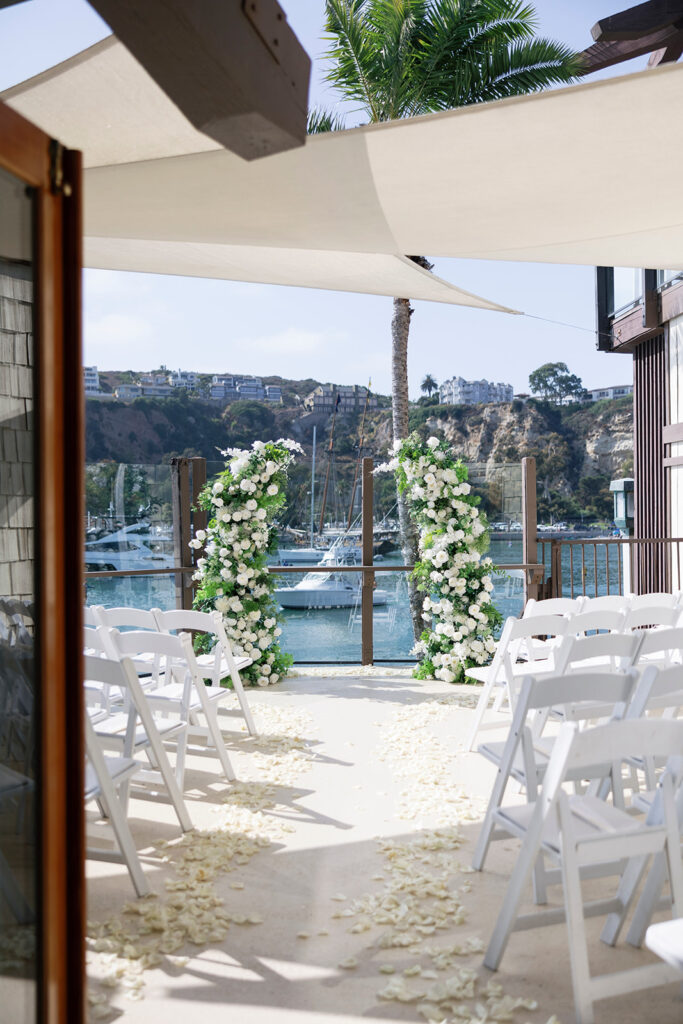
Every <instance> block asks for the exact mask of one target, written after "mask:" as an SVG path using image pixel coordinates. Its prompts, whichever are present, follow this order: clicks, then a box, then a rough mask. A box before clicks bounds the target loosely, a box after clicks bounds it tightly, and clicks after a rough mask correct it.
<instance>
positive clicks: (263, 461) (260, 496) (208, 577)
mask: <svg viewBox="0 0 683 1024" xmlns="http://www.w3.org/2000/svg"><path fill="white" fill-rule="evenodd" d="M301 451H302V449H301V446H300V445H298V444H297V443H296V442H295V441H286V440H283V439H280V440H279V441H271V442H267V443H266V442H264V441H254V443H253V445H252V446H251V449H242V448H229V449H228V450H227V451H225V452H223V453H222V454H223V455H224V456H226V458H227V461H226V468H225V470H224V471H223V472H222V473H221V474H220V475H219V476H218V478H217V479H216V480H215V481H213V482H211V483H209V484H207V485H206V487H205V488H204V490H203V491H202V493H201V494H200V496H199V502H198V503H199V506H200V508H202V509H205V510H206V511H207V512H209V513H210V514H211V518H210V520H209V524H208V527H207V529H206V531H204V530H199V531H198V532H197V535H196V537H195V538H194V540H192V541H190V546H191V547H193V548H202V547H203V548H204V553H203V555H202V557H201V558H199V559H198V561H197V571H196V573H195V574H194V577H193V578H194V579H195V580H196V581H197V582H198V583H199V587H198V589H197V596H196V598H195V608H198V609H200V610H202V611H213V610H216V611H219V612H220V613H221V614H222V616H223V620H224V622H225V628H226V632H227V634H228V637H229V638H230V642H231V644H232V647H233V651H234V653H235V655H237V656H242V655H243V656H246V657H248V658H251V659H252V661H253V665H251V666H250V667H249V668H247V669H244V670H243V671H241V673H240V674H241V676H242V679H243V680H245V681H247V682H250V683H253V684H257V685H259V686H268V685H269V684H271V683H276V682H277V681H278V680H279V679H280V678H281V677H282V676H283V675H285V674H286V672H287V670H288V669H289V667H290V666H291V664H292V661H293V659H292V656H291V655H290V654H285V652H284V651H282V650H281V648H280V644H279V640H278V637H279V636H280V635H281V633H282V630H281V629H280V627H279V625H278V617H277V612H276V608H275V602H274V601H273V597H272V592H273V590H274V589H275V580H274V578H273V576H272V575H271V574H270V573H269V572H268V566H267V557H268V554H269V553H270V552H274V550H275V549H276V547H277V533H276V529H275V526H274V521H275V517H276V516H277V514H278V512H279V511H280V510H281V509H282V507H283V506H284V504H285V500H286V499H285V485H286V482H287V470H288V469H289V466H290V465H291V463H292V462H293V460H294V455H295V453H296V452H301Z"/></svg>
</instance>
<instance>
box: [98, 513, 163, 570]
mask: <svg viewBox="0 0 683 1024" xmlns="http://www.w3.org/2000/svg"><path fill="white" fill-rule="evenodd" d="M173 565H174V559H173V546H172V542H171V541H170V540H169V539H168V538H167V537H166V536H164V535H161V534H160V535H159V536H157V535H155V534H154V533H152V532H151V530H150V527H149V526H146V525H145V524H144V523H134V524H133V525H132V526H124V527H123V528H122V529H121V530H116V531H115V532H113V533H108V534H105V536H104V537H99V538H98V539H97V540H89V541H86V543H85V569H86V572H103V571H111V570H114V571H120V570H122V569H147V568H149V569H172V568H173Z"/></svg>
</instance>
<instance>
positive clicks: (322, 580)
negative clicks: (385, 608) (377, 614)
mask: <svg viewBox="0 0 683 1024" xmlns="http://www.w3.org/2000/svg"><path fill="white" fill-rule="evenodd" d="M352 576H353V577H355V573H342V572H333V571H332V572H320V573H318V572H309V573H306V575H305V576H304V578H303V579H302V580H301V582H300V583H297V584H296V585H295V586H293V587H278V588H277V589H276V590H275V591H274V596H275V600H276V601H277V602H278V604H280V605H281V606H282V607H283V608H352V607H354V605H356V604H358V602H359V601H360V582H359V581H358V580H356V579H355V578H354V579H350V578H349V577H352ZM387 598H388V594H387V591H386V590H373V592H372V603H373V605H375V604H376V605H381V604H386V603H387Z"/></svg>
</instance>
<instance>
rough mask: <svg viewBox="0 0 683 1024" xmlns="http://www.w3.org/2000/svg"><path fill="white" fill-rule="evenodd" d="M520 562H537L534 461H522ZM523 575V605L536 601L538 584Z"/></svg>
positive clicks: (531, 459)
mask: <svg viewBox="0 0 683 1024" xmlns="http://www.w3.org/2000/svg"><path fill="white" fill-rule="evenodd" d="M522 561H523V562H524V563H525V564H526V565H529V564H530V563H532V562H533V563H536V562H538V523H537V515H536V459H534V458H527V459H522ZM529 577H530V573H529V570H528V569H527V570H526V571H525V573H524V604H525V605H526V603H527V601H529V600H531V599H532V598H534V599H536V600H537V599H538V583H537V582H536V580H535V578H534V579H532V580H530V578H529Z"/></svg>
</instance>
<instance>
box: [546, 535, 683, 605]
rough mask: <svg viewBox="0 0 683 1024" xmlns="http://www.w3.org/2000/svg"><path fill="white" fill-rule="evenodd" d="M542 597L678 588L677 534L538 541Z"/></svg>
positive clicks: (681, 563)
mask: <svg viewBox="0 0 683 1024" xmlns="http://www.w3.org/2000/svg"><path fill="white" fill-rule="evenodd" d="M538 545H539V550H540V558H539V561H540V562H542V563H543V565H544V569H545V578H544V582H543V584H542V588H541V596H542V597H562V596H570V597H576V596H578V595H582V596H588V597H600V596H602V595H603V594H626V593H631V592H633V593H647V592H652V591H671V590H677V589H680V588H681V586H682V584H683V577H682V576H681V569H682V567H683V553H682V551H681V545H683V538H681V537H591V538H580V539H577V540H569V539H560V538H553V539H552V540H543V539H541V538H539V539H538Z"/></svg>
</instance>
